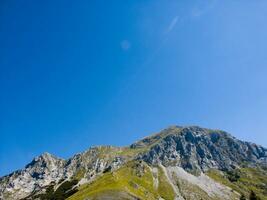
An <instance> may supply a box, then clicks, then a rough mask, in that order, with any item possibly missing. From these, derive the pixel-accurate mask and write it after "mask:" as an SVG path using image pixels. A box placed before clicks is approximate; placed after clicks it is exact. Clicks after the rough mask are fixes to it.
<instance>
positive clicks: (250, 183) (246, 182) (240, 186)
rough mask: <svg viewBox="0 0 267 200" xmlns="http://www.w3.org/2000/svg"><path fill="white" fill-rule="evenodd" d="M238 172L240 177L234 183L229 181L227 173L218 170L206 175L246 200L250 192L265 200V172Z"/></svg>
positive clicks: (257, 170) (266, 198) (261, 170)
mask: <svg viewBox="0 0 267 200" xmlns="http://www.w3.org/2000/svg"><path fill="white" fill-rule="evenodd" d="M238 171H239V172H238V174H239V176H240V177H239V178H238V179H237V180H234V181H233V180H232V179H231V178H230V179H229V173H225V172H220V171H218V170H210V171H209V172H208V173H207V175H208V176H210V177H211V178H213V179H214V180H216V181H218V182H220V183H222V184H224V185H227V186H228V187H230V188H232V189H233V190H235V191H237V192H238V193H240V194H244V195H245V196H246V197H247V198H248V197H249V194H250V191H251V190H252V191H254V192H255V193H256V195H257V196H258V197H260V198H261V199H262V200H267V171H265V170H263V169H261V168H241V169H240V170H238Z"/></svg>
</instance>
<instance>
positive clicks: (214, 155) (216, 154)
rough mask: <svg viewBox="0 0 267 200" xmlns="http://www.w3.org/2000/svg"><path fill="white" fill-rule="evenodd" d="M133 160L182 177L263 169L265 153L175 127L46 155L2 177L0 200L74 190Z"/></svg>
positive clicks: (214, 134) (215, 133)
mask: <svg viewBox="0 0 267 200" xmlns="http://www.w3.org/2000/svg"><path fill="white" fill-rule="evenodd" d="M134 160H136V161H142V162H143V161H144V162H145V163H147V165H148V166H150V167H152V168H153V167H157V166H162V169H166V174H167V173H168V170H169V171H172V173H174V172H177V173H178V172H179V173H178V174H180V175H181V174H182V175H183V177H185V174H186V173H188V172H189V173H191V174H198V175H200V174H202V175H201V176H202V177H204V175H203V173H205V172H207V171H208V170H210V169H218V170H223V171H230V170H234V169H236V168H239V167H240V166H242V165H246V166H250V167H255V166H257V165H262V166H267V149H266V148H263V147H261V146H259V145H255V144H252V143H248V142H243V141H240V140H238V139H236V138H234V137H233V136H231V135H230V134H228V133H226V132H224V131H219V130H210V129H205V128H200V127H195V126H192V127H178V126H173V127H170V128H167V129H165V130H163V131H161V132H160V133H158V134H155V135H153V136H150V137H147V138H144V139H142V140H140V141H138V142H136V143H134V144H132V145H130V146H129V147H123V148H120V147H112V146H103V147H93V148H90V149H89V150H87V151H85V152H83V153H80V154H76V155H74V156H73V157H72V158H70V159H67V160H64V159H60V158H57V157H55V156H53V155H51V154H49V153H44V154H42V155H41V156H39V157H36V158H34V159H33V161H32V162H31V163H29V164H28V165H26V167H25V169H22V170H18V171H16V172H14V173H12V174H10V175H7V176H4V177H2V178H0V199H1V200H9V199H23V198H26V199H27V197H29V198H28V199H37V198H35V197H34V196H32V197H31V195H33V194H38V193H42V191H44V188H47V187H48V186H51V185H52V186H53V188H54V189H56V188H58V187H59V186H60V185H62V183H64V182H66V181H68V180H73V179H75V180H78V182H77V183H76V182H75V185H74V186H73V188H74V187H78V186H79V185H82V184H85V183H89V182H91V181H93V180H95V179H97V177H99V176H100V175H101V174H103V173H106V172H110V171H111V172H112V171H115V170H117V169H119V168H120V167H122V166H124V165H125V163H127V162H129V161H134ZM183 170H185V171H183ZM190 176H191V175H190V174H188V176H187V178H188V177H190ZM185 179H186V178H185ZM194 180H198V179H194ZM207 180H208V179H207ZM195 182H197V183H199V182H198V181H195ZM201 184H202V183H201ZM204 185H205V184H204ZM220 187H221V186H220ZM220 187H219V188H220ZM207 191H208V190H207ZM228 193H229V191H227V194H228ZM224 195H225V194H224ZM177 196H179V195H178V193H177ZM180 199H182V197H181V198H180Z"/></svg>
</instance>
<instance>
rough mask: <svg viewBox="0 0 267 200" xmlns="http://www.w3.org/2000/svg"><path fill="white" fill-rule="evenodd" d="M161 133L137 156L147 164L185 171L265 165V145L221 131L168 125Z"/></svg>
mask: <svg viewBox="0 0 267 200" xmlns="http://www.w3.org/2000/svg"><path fill="white" fill-rule="evenodd" d="M168 133H169V134H168ZM162 134H163V135H164V136H163V138H160V139H159V141H158V142H157V143H156V144H154V145H153V146H152V147H151V148H150V149H149V150H148V151H147V152H145V153H144V154H143V155H140V159H142V160H144V161H146V162H148V163H150V164H158V163H162V164H163V165H165V166H180V167H182V168H184V169H186V170H187V171H207V170H209V169H211V168H216V169H220V170H231V169H235V168H236V167H238V166H239V165H241V164H244V163H247V164H249V165H251V166H253V165H254V166H255V164H266V158H267V149H266V148H263V147H261V146H259V145H256V144H252V143H249V142H243V141H240V140H238V139H236V138H234V137H233V136H231V135H230V134H228V133H226V132H224V131H215V130H209V129H204V128H200V127H186V128H179V127H172V128H169V129H166V130H165V131H163V132H162ZM155 137H159V135H157V136H155ZM148 140H153V138H146V139H144V140H143V141H140V142H139V144H140V143H146V142H147V141H148ZM135 146H138V144H136V145H133V147H135ZM137 148H138V147H137Z"/></svg>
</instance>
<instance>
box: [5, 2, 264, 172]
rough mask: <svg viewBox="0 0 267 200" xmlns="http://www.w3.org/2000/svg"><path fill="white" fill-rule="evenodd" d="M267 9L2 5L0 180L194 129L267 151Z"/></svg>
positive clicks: (237, 5)
mask: <svg viewBox="0 0 267 200" xmlns="http://www.w3.org/2000/svg"><path fill="white" fill-rule="evenodd" d="M266 19H267V1H264V0H258V1H250V0H234V1H233V0H229V1H228V0H226V1H217V0H189V1H188V0H180V1H178V0H176V1H174V0H168V1H166V0H146V1H144V0H143V1H141V0H140V1H137V0H132V1H129V0H124V1H101V0H97V1H93V0H92V1H68V0H64V1H63V0H62V1H60V0H58V1H52V0H47V1H33V0H32V1H31V0H28V1H1V3H0V44H1V45H0V142H1V144H0V166H1V167H0V175H4V174H7V173H9V172H11V171H13V170H15V169H19V168H22V167H23V166H24V165H25V164H26V163H28V162H30V161H31V159H32V158H33V157H34V156H37V155H39V154H41V153H42V152H45V151H48V152H50V153H52V154H55V155H58V156H60V157H63V158H68V157H70V156H71V155H73V154H74V153H77V152H80V151H83V150H85V149H87V148H88V147H90V146H91V145H104V144H111V145H128V144H130V143H132V142H134V141H136V140H137V139H140V138H142V137H144V136H146V135H149V134H151V133H154V132H157V131H159V130H161V129H163V128H165V127H167V126H169V125H174V124H177V125H200V126H203V127H209V128H218V129H223V130H226V131H229V132H230V133H232V134H233V135H234V136H236V137H238V138H240V139H243V140H247V141H251V142H256V143H258V144H261V145H263V146H267V134H266V133H267V114H266V113H267V78H266V75H267V57H266V52H267V39H266V37H267V25H266Z"/></svg>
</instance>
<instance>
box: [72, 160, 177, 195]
mask: <svg viewBox="0 0 267 200" xmlns="http://www.w3.org/2000/svg"><path fill="white" fill-rule="evenodd" d="M160 177H161V178H160V180H159V187H158V189H157V188H154V186H153V177H152V172H151V170H150V168H149V167H148V166H147V165H146V164H145V163H139V162H129V163H127V164H126V165H125V166H123V167H122V168H120V169H118V170H117V171H115V172H108V173H105V174H104V175H103V176H101V177H99V178H98V179H97V180H96V181H94V182H92V183H90V184H86V185H83V186H81V188H80V189H79V191H78V192H77V193H75V194H74V195H72V196H71V197H69V200H83V199H85V198H89V197H90V198H91V199H95V198H97V197H99V196H101V194H106V193H109V194H114V195H116V194H119V193H122V192H126V193H128V194H130V195H131V196H135V197H137V198H139V199H147V200H150V199H151V200H153V199H158V198H159V197H163V198H164V199H166V200H171V199H174V191H173V190H172V187H171V186H170V185H169V183H168V182H167V179H166V177H164V175H163V174H161V175H160ZM118 199H119V198H118Z"/></svg>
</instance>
